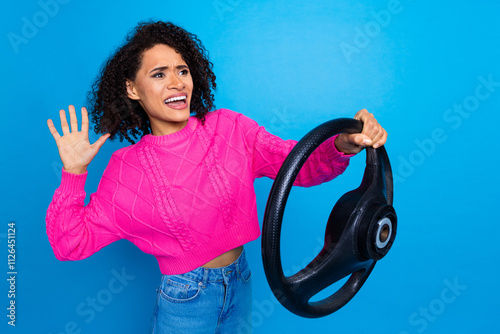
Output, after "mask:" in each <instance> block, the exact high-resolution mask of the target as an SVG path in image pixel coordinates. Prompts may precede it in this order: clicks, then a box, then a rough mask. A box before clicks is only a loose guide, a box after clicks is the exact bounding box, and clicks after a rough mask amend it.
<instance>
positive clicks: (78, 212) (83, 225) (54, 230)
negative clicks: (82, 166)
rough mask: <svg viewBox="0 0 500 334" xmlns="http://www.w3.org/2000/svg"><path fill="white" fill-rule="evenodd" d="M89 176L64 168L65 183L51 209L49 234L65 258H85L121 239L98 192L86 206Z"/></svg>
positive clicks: (57, 252)
mask: <svg viewBox="0 0 500 334" xmlns="http://www.w3.org/2000/svg"><path fill="white" fill-rule="evenodd" d="M86 179H87V173H85V174H78V175H77V174H71V173H68V172H66V171H65V170H64V169H63V170H62V177H61V185H60V186H59V188H57V189H56V191H55V193H54V196H53V198H52V202H51V203H50V205H49V208H48V210H47V215H46V229H47V236H48V238H49V242H50V245H51V246H52V249H53V251H54V254H55V256H56V258H57V259H58V260H61V261H67V260H70V261H74V260H81V259H85V258H87V257H89V256H90V255H92V254H94V253H95V252H97V251H98V250H99V249H101V248H103V247H104V246H106V245H109V244H110V243H112V242H114V241H117V240H119V239H121V236H120V233H119V231H118V229H117V228H116V227H115V226H114V224H112V222H111V221H110V219H109V217H108V215H107V214H106V212H105V211H104V210H103V207H102V204H101V201H100V200H99V195H98V193H95V194H92V195H91V196H90V202H89V203H88V204H87V205H84V199H85V191H84V186H85V181H86ZM101 182H102V180H101Z"/></svg>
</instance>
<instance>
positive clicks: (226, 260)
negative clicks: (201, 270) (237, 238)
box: [202, 246, 243, 268]
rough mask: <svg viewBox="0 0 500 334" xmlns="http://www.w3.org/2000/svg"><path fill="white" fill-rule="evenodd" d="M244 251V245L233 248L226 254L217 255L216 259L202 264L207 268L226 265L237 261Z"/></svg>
mask: <svg viewBox="0 0 500 334" xmlns="http://www.w3.org/2000/svg"><path fill="white" fill-rule="evenodd" d="M242 251H243V246H240V247H237V248H234V249H231V250H230V251H227V252H225V253H224V254H221V255H219V256H217V257H216V258H215V259H213V260H211V261H209V262H207V263H205V264H204V265H202V267H205V268H220V267H225V266H227V265H230V264H231V263H233V262H234V261H236V259H238V257H239V256H240V254H241V252H242Z"/></svg>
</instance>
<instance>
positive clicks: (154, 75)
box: [153, 72, 165, 78]
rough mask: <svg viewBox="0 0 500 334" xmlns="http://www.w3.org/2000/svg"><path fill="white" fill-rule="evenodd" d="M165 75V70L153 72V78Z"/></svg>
mask: <svg viewBox="0 0 500 334" xmlns="http://www.w3.org/2000/svg"><path fill="white" fill-rule="evenodd" d="M164 76H165V75H164V74H163V72H157V73H155V74H153V78H163V77H164Z"/></svg>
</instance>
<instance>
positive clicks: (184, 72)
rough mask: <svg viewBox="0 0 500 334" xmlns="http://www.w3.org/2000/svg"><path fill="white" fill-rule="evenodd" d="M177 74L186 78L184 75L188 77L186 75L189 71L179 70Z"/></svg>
mask: <svg viewBox="0 0 500 334" xmlns="http://www.w3.org/2000/svg"><path fill="white" fill-rule="evenodd" d="M179 74H180V75H184V76H186V75H188V74H189V70H188V69H187V68H185V69H183V70H181V71H180V72H179Z"/></svg>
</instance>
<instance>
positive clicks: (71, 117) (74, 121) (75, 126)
mask: <svg viewBox="0 0 500 334" xmlns="http://www.w3.org/2000/svg"><path fill="white" fill-rule="evenodd" d="M68 109H69V121H70V123H71V132H78V120H77V118H76V111H75V106H69V108H68Z"/></svg>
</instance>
